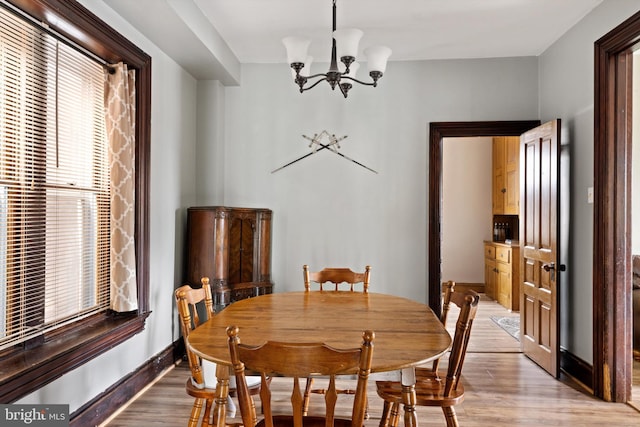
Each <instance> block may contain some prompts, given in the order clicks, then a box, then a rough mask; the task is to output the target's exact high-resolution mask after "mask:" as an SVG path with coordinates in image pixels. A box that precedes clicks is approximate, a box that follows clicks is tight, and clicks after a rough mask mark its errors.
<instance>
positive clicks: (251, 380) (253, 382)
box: [187, 375, 260, 397]
mask: <svg viewBox="0 0 640 427" xmlns="http://www.w3.org/2000/svg"><path fill="white" fill-rule="evenodd" d="M246 378H247V387H248V388H249V391H253V390H255V389H257V391H259V390H260V377H258V376H254V375H250V376H247V377H246ZM190 390H193V392H194V393H196V392H197V391H199V392H200V393H198V394H199V395H200V396H195V394H191V391H190ZM231 390H235V388H232V389H231ZM187 392H188V393H189V395H191V396H194V397H206V396H205V394H206V393H215V392H216V389H215V387H206V386H205V385H204V384H197V383H196V382H195V381H194V379H193V377H189V379H188V380H187Z"/></svg>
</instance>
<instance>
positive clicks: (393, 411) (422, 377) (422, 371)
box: [381, 280, 456, 420]
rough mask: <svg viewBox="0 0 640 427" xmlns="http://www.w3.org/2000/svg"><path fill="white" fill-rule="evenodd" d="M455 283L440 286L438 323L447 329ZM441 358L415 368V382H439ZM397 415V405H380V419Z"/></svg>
mask: <svg viewBox="0 0 640 427" xmlns="http://www.w3.org/2000/svg"><path fill="white" fill-rule="evenodd" d="M455 286H456V283H455V282H454V281H451V280H449V281H447V282H444V283H443V284H442V311H441V313H440V322H441V323H442V326H444V327H445V328H446V327H447V317H448V315H449V307H450V305H451V294H452V293H453V291H454V289H455ZM441 360H442V358H441V357H439V358H437V359H435V360H434V361H433V362H432V364H431V366H430V367H417V368H415V377H416V381H439V380H440V372H439V371H438V368H439V366H440V361H441ZM398 413H399V405H398V404H393V405H392V404H391V403H390V402H389V401H386V400H385V401H384V402H383V405H382V417H381V418H382V419H383V420H384V419H386V418H387V417H391V419H392V420H395V419H396V417H397V416H398Z"/></svg>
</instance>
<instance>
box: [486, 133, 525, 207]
mask: <svg viewBox="0 0 640 427" xmlns="http://www.w3.org/2000/svg"><path fill="white" fill-rule="evenodd" d="M519 163H520V137H517V136H498V137H494V138H493V179H492V184H493V189H492V190H493V191H492V194H493V200H492V206H493V214H494V215H518V214H519V210H520V175H519V173H520V172H519Z"/></svg>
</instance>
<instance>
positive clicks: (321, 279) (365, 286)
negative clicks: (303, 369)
mask: <svg viewBox="0 0 640 427" xmlns="http://www.w3.org/2000/svg"><path fill="white" fill-rule="evenodd" d="M302 273H303V276H304V289H305V291H306V292H309V291H310V290H311V283H312V282H313V283H318V284H319V285H320V290H321V291H322V290H324V287H323V285H324V284H325V283H333V285H334V287H333V290H335V291H337V290H339V287H340V285H341V284H343V283H345V284H347V285H349V291H351V292H355V288H354V286H355V285H356V284H359V283H362V292H364V293H367V292H369V280H370V278H371V266H368V265H367V266H365V268H364V272H362V273H357V272H354V271H351V269H349V268H334V267H333V268H324V269H322V270H321V271H316V272H310V271H309V266H308V265H306V264H305V265H303V266H302ZM313 384H314V378H312V377H309V378H307V384H306V386H305V389H304V405H303V407H304V415H307V413H308V412H309V401H310V399H311V394H312V393H315V394H325V392H326V389H324V388H313ZM337 393H338V394H354V393H355V390H353V389H350V388H347V389H338V390H337ZM365 419H369V409H368V404H367V405H366V408H365Z"/></svg>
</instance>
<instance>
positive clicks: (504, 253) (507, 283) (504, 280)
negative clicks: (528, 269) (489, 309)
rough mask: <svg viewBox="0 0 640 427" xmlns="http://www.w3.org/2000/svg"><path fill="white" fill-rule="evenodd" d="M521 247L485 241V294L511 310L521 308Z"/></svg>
mask: <svg viewBox="0 0 640 427" xmlns="http://www.w3.org/2000/svg"><path fill="white" fill-rule="evenodd" d="M519 256H520V248H519V247H518V246H517V245H513V244H505V243H498V242H487V241H485V242H484V262H485V294H486V295H487V296H488V297H490V298H493V299H495V300H496V301H497V302H498V303H500V304H501V305H503V306H504V307H506V308H508V309H509V310H511V311H519V310H520V274H519V271H520V263H519Z"/></svg>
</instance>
